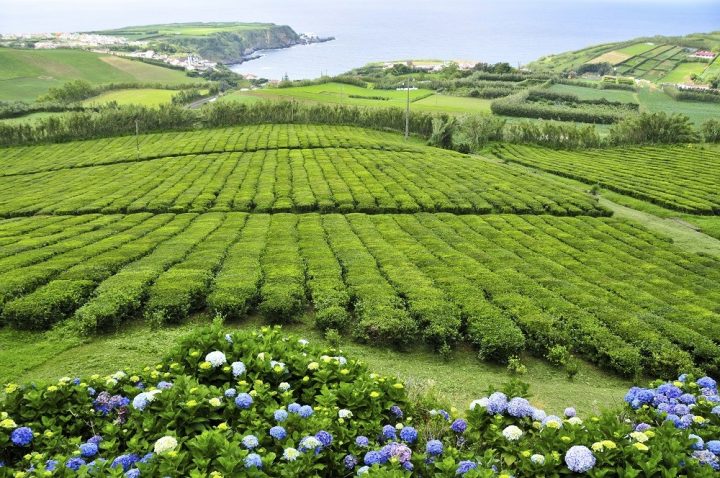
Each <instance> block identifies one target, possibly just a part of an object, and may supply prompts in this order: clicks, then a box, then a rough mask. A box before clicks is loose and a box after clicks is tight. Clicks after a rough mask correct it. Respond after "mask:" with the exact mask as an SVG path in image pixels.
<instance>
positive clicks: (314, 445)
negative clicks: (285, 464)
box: [299, 436, 322, 453]
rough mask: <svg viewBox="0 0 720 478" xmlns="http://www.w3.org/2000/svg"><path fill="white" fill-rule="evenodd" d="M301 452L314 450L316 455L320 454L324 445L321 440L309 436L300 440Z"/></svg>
mask: <svg viewBox="0 0 720 478" xmlns="http://www.w3.org/2000/svg"><path fill="white" fill-rule="evenodd" d="M299 446H300V451H310V450H313V451H315V453H318V452H319V451H320V448H322V443H320V440H318V439H317V438H315V437H314V436H308V437H305V438H303V439H302V440H300V445H299Z"/></svg>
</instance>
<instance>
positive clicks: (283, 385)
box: [278, 382, 290, 392]
mask: <svg viewBox="0 0 720 478" xmlns="http://www.w3.org/2000/svg"><path fill="white" fill-rule="evenodd" d="M278 390H280V391H281V392H287V391H288V390H290V384H289V383H287V382H282V383H281V384H280V385H278Z"/></svg>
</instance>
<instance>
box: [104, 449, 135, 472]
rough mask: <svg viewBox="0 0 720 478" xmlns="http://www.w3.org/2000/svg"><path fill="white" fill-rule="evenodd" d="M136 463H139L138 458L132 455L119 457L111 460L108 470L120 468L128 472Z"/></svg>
mask: <svg viewBox="0 0 720 478" xmlns="http://www.w3.org/2000/svg"><path fill="white" fill-rule="evenodd" d="M138 461H140V457H139V456H137V455H136V454H134V453H131V454H127V455H120V456H118V457H117V458H115V459H114V460H113V462H112V464H110V468H117V467H122V469H123V471H128V470H129V469H130V468H131V467H132V466H133V465H134V464H135V463H137V462H138Z"/></svg>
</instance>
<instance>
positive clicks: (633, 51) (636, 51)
mask: <svg viewBox="0 0 720 478" xmlns="http://www.w3.org/2000/svg"><path fill="white" fill-rule="evenodd" d="M655 46H656V45H655V44H653V43H635V44H634V45H630V46H626V47H625V48H620V49H619V50H617V51H618V52H620V53H624V54H626V55H630V56H631V57H632V56H636V55H642V54H643V53H645V52H647V51H650V50H652V49H653V48H655Z"/></svg>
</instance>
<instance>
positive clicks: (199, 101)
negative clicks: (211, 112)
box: [185, 95, 219, 110]
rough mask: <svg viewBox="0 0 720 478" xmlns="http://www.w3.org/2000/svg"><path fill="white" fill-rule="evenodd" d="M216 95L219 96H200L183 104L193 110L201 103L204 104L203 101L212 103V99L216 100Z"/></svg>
mask: <svg viewBox="0 0 720 478" xmlns="http://www.w3.org/2000/svg"><path fill="white" fill-rule="evenodd" d="M218 96H219V95H215V96H210V97H208V98H200V99H199V100H197V101H193V102H192V103H189V104H188V105H187V106H185V107H186V108H188V109H191V110H195V109H198V108H200V107H201V106H202V105H204V104H205V103H212V102H213V101H215V100H217V99H218Z"/></svg>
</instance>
